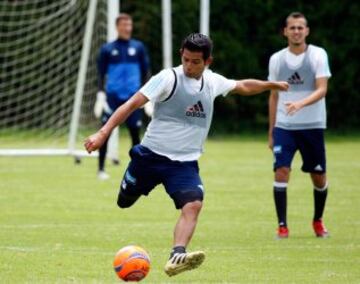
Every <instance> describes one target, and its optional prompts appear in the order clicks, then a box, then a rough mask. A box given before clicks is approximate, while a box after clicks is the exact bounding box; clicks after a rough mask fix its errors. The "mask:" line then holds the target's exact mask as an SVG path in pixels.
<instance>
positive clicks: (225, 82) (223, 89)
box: [207, 70, 236, 98]
mask: <svg viewBox="0 0 360 284" xmlns="http://www.w3.org/2000/svg"><path fill="white" fill-rule="evenodd" d="M207 73H208V76H209V79H210V80H211V85H212V88H213V91H212V95H213V96H214V98H215V97H217V96H220V95H223V96H226V95H227V94H228V93H229V92H230V91H232V90H234V89H235V87H236V81H235V80H231V79H227V78H225V77H224V76H222V75H220V74H217V73H214V72H212V71H211V70H207Z"/></svg>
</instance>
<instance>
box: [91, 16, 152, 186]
mask: <svg viewBox="0 0 360 284" xmlns="http://www.w3.org/2000/svg"><path fill="white" fill-rule="evenodd" d="M116 29H117V32H118V39H117V40H115V41H113V42H110V43H108V44H105V45H103V46H102V47H101V49H100V53H99V56H98V61H97V65H98V73H99V92H98V93H97V100H96V103H95V107H94V112H95V116H97V117H101V122H102V123H103V124H105V123H106V121H107V120H108V119H109V117H110V116H111V114H112V113H113V112H114V111H115V110H116V109H117V108H118V107H119V106H121V105H122V104H124V103H125V102H126V101H127V100H128V99H129V98H130V97H131V96H132V95H133V94H134V93H135V92H136V91H137V90H138V89H139V88H140V86H141V85H142V82H145V81H146V79H147V77H148V74H149V58H148V55H147V52H146V50H145V47H144V45H143V43H142V42H140V41H138V40H135V39H132V38H131V34H132V30H133V23H132V18H131V16H130V15H128V14H125V13H122V14H120V15H119V16H118V17H117V19H116ZM141 124H142V111H141V110H136V111H134V112H133V113H132V114H131V115H130V116H129V117H128V118H127V120H126V125H127V128H128V129H129V132H130V136H131V141H132V145H133V146H134V145H136V144H139V143H140V127H141ZM107 144H108V141H106V142H105V143H104V144H103V146H102V147H101V148H100V150H99V165H98V178H99V179H107V178H109V176H108V174H107V173H106V172H105V158H106V152H107Z"/></svg>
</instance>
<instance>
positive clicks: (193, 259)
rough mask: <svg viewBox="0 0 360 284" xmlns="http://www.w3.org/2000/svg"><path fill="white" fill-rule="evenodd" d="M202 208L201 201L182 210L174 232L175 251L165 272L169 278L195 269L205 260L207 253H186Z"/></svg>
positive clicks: (187, 205)
mask: <svg viewBox="0 0 360 284" xmlns="http://www.w3.org/2000/svg"><path fill="white" fill-rule="evenodd" d="M201 207H202V202H201V201H194V202H189V203H187V204H185V205H184V207H183V208H182V209H181V215H180V217H179V220H178V222H177V223H176V226H175V230H174V250H173V252H172V253H171V256H170V259H169V260H168V262H167V263H166V265H165V272H166V274H168V275H169V276H174V275H176V274H179V273H181V272H184V271H186V270H191V269H194V268H196V267H198V266H199V265H200V264H201V263H202V262H203V261H204V259H205V253H204V252H202V251H195V252H186V250H185V248H186V246H187V244H188V243H189V242H190V240H191V237H192V235H193V233H194V231H195V228H196V224H197V219H198V216H199V213H200V210H201Z"/></svg>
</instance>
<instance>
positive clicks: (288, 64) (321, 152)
mask: <svg viewBox="0 0 360 284" xmlns="http://www.w3.org/2000/svg"><path fill="white" fill-rule="evenodd" d="M284 35H285V37H286V38H287V41H288V47H287V48H284V49H282V50H280V51H279V52H277V53H275V54H274V55H273V56H272V57H271V58H270V63H269V80H285V81H287V82H288V83H289V85H290V87H289V90H288V91H277V90H272V91H271V95H270V100H269V121H270V127H269V147H270V148H271V149H272V150H273V154H274V157H275V162H274V171H275V181H274V199H275V207H276V213H277V217H278V222H279V227H278V232H277V236H278V237H279V238H287V237H288V235H289V229H288V227H287V221H286V204H287V197H286V189H287V185H288V181H289V175H290V167H291V162H292V160H293V157H294V154H295V152H296V151H297V150H299V151H300V154H301V157H302V160H303V166H302V170H303V171H304V172H307V173H310V177H311V180H312V183H313V185H314V202H315V213H314V218H313V229H314V231H315V234H316V236H318V237H327V236H328V232H327V230H326V228H325V226H324V224H323V222H322V219H321V218H322V215H323V212H324V208H325V201H326V196H327V191H328V182H327V179H326V174H325V173H326V162H325V145H324V129H325V128H326V109H325V95H326V92H327V85H328V78H329V77H330V76H331V74H330V70H329V65H328V58H327V54H326V52H325V50H324V49H322V48H320V47H317V46H314V45H308V44H307V43H306V37H307V36H308V35H309V27H308V25H307V20H306V18H305V16H304V15H303V14H301V13H298V12H295V13H291V14H290V15H289V16H288V17H287V19H286V26H285V28H284Z"/></svg>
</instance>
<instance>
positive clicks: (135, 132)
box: [129, 127, 140, 146]
mask: <svg viewBox="0 0 360 284" xmlns="http://www.w3.org/2000/svg"><path fill="white" fill-rule="evenodd" d="M129 132H130V136H131V142H132V145H133V146H135V145H137V144H139V143H140V127H131V128H129Z"/></svg>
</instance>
